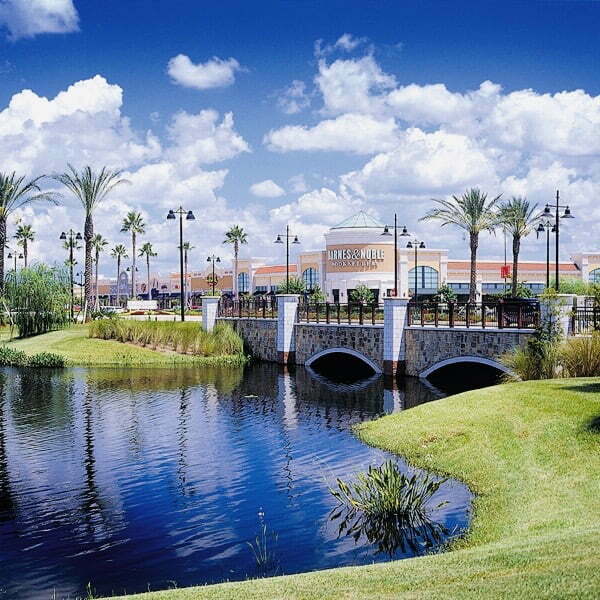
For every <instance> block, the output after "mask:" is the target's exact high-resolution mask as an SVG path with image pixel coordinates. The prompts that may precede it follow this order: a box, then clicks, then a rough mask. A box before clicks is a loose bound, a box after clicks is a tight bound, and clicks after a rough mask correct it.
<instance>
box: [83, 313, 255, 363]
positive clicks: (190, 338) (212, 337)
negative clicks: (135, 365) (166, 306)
mask: <svg viewBox="0 0 600 600" xmlns="http://www.w3.org/2000/svg"><path fill="white" fill-rule="evenodd" d="M89 335H90V337H94V338H100V339H103V340H117V341H119V342H126V343H132V344H136V345H138V346H150V347H152V348H165V349H169V350H172V351H174V352H180V353H182V354H192V355H194V356H235V355H237V356H241V355H242V354H243V351H244V344H243V342H242V339H241V337H240V336H239V335H238V334H237V333H236V332H235V331H234V330H233V329H232V328H231V326H230V325H228V324H221V323H220V324H218V325H217V326H216V327H215V328H214V330H213V331H211V332H207V331H205V330H204V329H202V327H200V326H199V325H198V324H197V323H172V322H166V321H159V322H156V321H128V320H125V319H119V318H110V319H100V320H98V321H94V322H92V323H91V324H90V329H89Z"/></svg>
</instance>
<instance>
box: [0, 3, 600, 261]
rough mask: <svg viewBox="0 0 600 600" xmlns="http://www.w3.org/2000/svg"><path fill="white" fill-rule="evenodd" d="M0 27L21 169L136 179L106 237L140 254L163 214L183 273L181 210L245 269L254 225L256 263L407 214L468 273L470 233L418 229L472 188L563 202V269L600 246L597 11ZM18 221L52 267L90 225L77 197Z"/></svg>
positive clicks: (120, 20)
mask: <svg viewBox="0 0 600 600" xmlns="http://www.w3.org/2000/svg"><path fill="white" fill-rule="evenodd" d="M0 21H2V23H3V24H4V29H3V32H2V41H1V42H0V44H1V48H2V50H1V51H2V55H1V57H0V71H1V73H0V75H1V76H2V80H3V81H2V83H3V85H2V86H1V88H0V137H2V138H4V143H3V144H0V147H2V148H3V149H2V148H0V152H1V153H2V158H3V162H4V164H5V166H4V169H5V170H9V169H10V170H12V169H16V170H18V171H20V172H24V173H27V174H30V175H36V174H38V173H40V172H46V173H51V172H54V171H56V170H58V169H59V168H60V161H61V160H62V161H63V162H64V161H66V160H71V161H72V162H74V163H75V164H78V163H79V164H78V166H81V165H83V164H84V163H87V162H89V163H91V164H92V165H95V166H98V165H100V164H109V165H111V166H115V167H121V168H123V169H125V171H126V173H127V175H128V178H129V179H130V180H131V181H132V185H131V186H129V187H128V188H127V190H126V191H124V192H121V193H120V194H119V195H118V197H115V198H114V200H113V201H112V202H109V203H107V206H106V207H105V209H103V210H102V211H100V212H99V214H98V217H97V229H98V231H99V232H101V233H103V234H104V235H105V237H107V238H108V239H109V240H110V242H111V243H115V242H123V243H125V242H126V241H127V239H126V238H125V237H124V236H123V235H122V234H119V226H118V225H119V221H120V218H121V217H122V214H124V213H125V212H126V211H127V210H129V209H136V210H142V212H143V213H144V215H145V217H146V220H147V222H148V224H149V228H148V234H147V239H148V240H149V241H151V242H152V243H153V244H155V245H156V246H157V248H158V250H159V258H158V259H157V261H158V265H159V266H160V268H161V270H163V271H167V270H169V268H170V267H171V266H173V265H174V258H175V252H174V249H173V247H172V246H173V244H169V243H168V242H167V241H166V240H167V239H170V234H169V232H168V229H167V225H166V224H165V223H164V221H163V216H164V212H165V209H166V208H168V207H171V206H176V205H178V204H179V203H180V202H182V203H184V204H185V205H186V207H187V206H190V207H191V208H193V209H194V210H195V212H196V214H197V215H198V216H199V221H198V222H197V223H196V224H195V226H194V227H195V228H196V231H195V232H194V233H192V230H190V237H191V238H192V241H193V243H194V245H195V246H196V248H198V258H200V255H201V256H202V257H204V255H205V254H206V253H212V252H218V253H219V254H221V255H222V256H227V252H228V250H227V249H226V248H223V247H222V246H221V245H220V242H221V238H222V231H223V230H224V229H225V228H227V226H228V225H230V224H233V223H234V222H239V223H240V224H242V225H243V226H245V227H246V229H247V230H248V232H249V234H250V244H249V247H248V249H247V252H248V253H249V254H253V255H255V256H256V255H259V256H265V257H268V258H275V257H277V250H278V247H277V246H275V247H273V246H272V244H271V240H272V238H273V235H274V234H275V233H278V232H279V231H280V230H281V229H282V228H284V227H285V223H286V222H287V221H291V222H292V224H293V226H294V227H295V229H296V230H297V231H298V232H299V233H300V234H301V236H302V239H303V242H304V243H303V248H304V249H312V248H318V247H321V245H322V233H323V231H324V230H325V229H326V228H327V227H329V226H331V225H332V224H334V223H335V222H336V221H337V220H341V219H342V218H344V217H345V216H347V215H348V214H351V213H352V212H355V211H356V210H358V209H360V208H363V209H366V210H368V211H370V212H373V214H375V215H376V216H378V217H379V218H381V219H382V220H385V221H388V220H389V219H390V218H391V215H392V214H393V212H394V210H396V211H398V212H399V213H400V215H401V220H403V221H406V222H407V224H408V225H409V227H410V228H411V229H412V230H415V231H417V232H418V233H419V234H420V235H421V236H423V237H425V238H426V239H429V240H431V242H430V244H429V245H430V246H443V247H448V248H450V250H451V252H452V253H453V254H454V255H460V256H464V255H466V248H465V247H464V242H463V241H462V238H461V236H460V235H459V234H458V233H457V232H456V231H451V230H448V231H441V232H440V230H439V229H438V228H437V227H435V226H433V225H425V224H422V223H418V218H419V216H421V215H422V214H423V213H424V212H425V210H426V209H427V208H429V206H430V205H431V203H430V200H429V199H430V198H431V197H444V196H447V195H448V194H451V193H461V192H462V191H464V189H466V188H467V187H469V186H471V185H479V186H481V187H482V188H484V189H485V190H487V191H489V193H490V194H498V193H500V192H502V193H504V194H505V195H507V196H510V195H513V194H524V195H527V196H528V197H530V198H531V199H532V200H534V201H536V202H545V201H546V200H549V199H550V198H551V193H552V190H553V188H555V187H560V188H561V192H562V194H563V197H565V198H566V200H565V201H567V202H570V203H572V204H573V207H574V212H575V213H576V214H577V215H579V216H581V217H584V218H582V219H581V220H578V221H577V222H576V224H575V222H573V225H572V224H570V226H571V229H572V230H573V231H574V230H575V226H577V227H578V231H577V235H574V236H571V235H570V234H569V233H568V232H567V231H566V229H565V230H564V231H565V234H566V235H565V237H564V242H565V246H564V257H565V258H566V257H567V256H568V254H569V253H570V252H575V251H577V250H583V249H596V248H594V247H593V246H594V244H595V239H596V238H597V237H598V236H597V230H594V225H593V223H594V222H596V223H597V222H598V217H600V208H599V207H598V202H597V200H596V198H598V197H599V194H600V166H599V165H600V161H599V160H598V158H599V155H600V141H598V140H600V99H599V96H598V95H599V94H600V89H599V88H600V80H599V78H598V64H600V39H599V36H598V34H597V31H598V26H599V25H600V3H598V2H577V1H570V2H558V1H553V2H535V1H528V2H524V1H523V2H502V3H500V2H452V3H450V2H385V1H380V2H348V1H345V2H331V1H329V2H327V1H321V2H313V1H296V2H293V1H281V2H260V3H259V2H227V1H224V2H219V3H211V2H204V1H203V2H198V1H191V0H190V1H185V0H170V1H166V0H164V1H163V0H155V1H152V2H148V1H146V0H128V1H123V0H121V1H111V0H105V1H103V2H97V1H91V0H89V1H88V0H0ZM317 40H321V42H320V44H318V45H316V43H317ZM182 55H183V57H182ZM176 57H180V58H179V59H176ZM215 57H216V59H215ZM174 60H175V62H173V61H174ZM170 61H171V62H170ZM170 64H171V68H169V65H170ZM97 75H99V76H100V77H99V78H96V79H93V78H94V77H95V76H97ZM78 82H79V83H78ZM74 84H76V85H75V88H71V91H67V90H69V88H70V86H73V85H74ZM27 89H29V90H32V92H33V93H34V94H35V97H33V96H32V95H30V94H27V93H25V94H24V93H23V90H27ZM576 90H582V91H580V92H576ZM61 92H62V94H63V95H62V96H60V94H61ZM565 92H566V93H565ZM57 95H59V96H58V98H57ZM44 97H45V98H47V99H48V101H49V103H50V104H47V103H46V102H44V101H43V100H41V98H44ZM55 98H57V99H56V100H54V99H55ZM11 99H12V102H13V106H12V108H7V107H8V106H9V104H10V103H11ZM293 102H295V104H293ZM209 110H210V111H213V112H210V113H208V112H206V111H209ZM202 111H205V112H202ZM228 114H230V115H231V116H230V117H226V115H228ZM32 123H33V124H32ZM0 141H2V140H0ZM265 181H267V182H269V183H267V184H265V183H264V182H265ZM271 182H272V183H271ZM255 184H261V185H259V186H255V187H254V188H252V189H253V190H254V192H255V193H252V191H251V186H253V185H255ZM18 217H19V218H21V219H23V221H28V222H32V223H33V224H34V229H36V230H37V231H38V243H37V244H36V249H34V254H35V253H37V256H38V257H42V256H45V255H47V252H48V248H49V245H50V244H53V243H54V241H53V240H54V234H55V231H54V230H55V229H56V230H58V229H60V228H67V227H68V226H70V225H72V226H73V227H79V228H80V227H81V225H80V221H81V214H80V211H78V209H77V207H76V205H75V204H74V203H73V202H72V201H71V200H70V199H68V198H65V201H64V203H63V205H62V206H61V207H59V208H53V209H50V210H46V209H44V208H37V209H35V210H32V209H29V210H27V211H25V212H24V213H23V214H20V215H18ZM59 223H60V225H59ZM63 224H64V227H63ZM574 225H575V226H574ZM582 230H583V231H582ZM59 233H60V232H59ZM539 246H540V244H537V243H536V241H535V237H533V238H532V239H530V240H528V241H527V243H526V244H525V251H524V254H525V257H528V258H534V257H538V256H539V255H540V253H541V250H542V249H541V248H539ZM500 252H501V248H500V241H499V240H498V239H495V238H490V239H489V240H486V241H485V242H484V243H482V254H483V255H486V256H489V257H492V256H498V255H499V253H500ZM107 262H108V261H107ZM197 262H198V263H199V264H200V263H202V262H203V261H202V260H198V261H197ZM109 268H110V266H109V265H107V267H106V269H107V270H108V269H109Z"/></svg>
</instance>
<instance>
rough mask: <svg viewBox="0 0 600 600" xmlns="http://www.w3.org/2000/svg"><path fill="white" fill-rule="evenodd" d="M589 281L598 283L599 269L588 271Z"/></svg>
mask: <svg viewBox="0 0 600 600" xmlns="http://www.w3.org/2000/svg"><path fill="white" fill-rule="evenodd" d="M590 283H600V269H594V270H593V271H590Z"/></svg>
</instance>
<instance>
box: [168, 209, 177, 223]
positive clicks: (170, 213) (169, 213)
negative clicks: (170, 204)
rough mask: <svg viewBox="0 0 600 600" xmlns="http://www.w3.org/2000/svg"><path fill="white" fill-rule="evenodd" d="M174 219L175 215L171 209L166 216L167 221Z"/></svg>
mask: <svg viewBox="0 0 600 600" xmlns="http://www.w3.org/2000/svg"><path fill="white" fill-rule="evenodd" d="M174 218H175V213H174V212H173V209H171V210H170V211H169V212H168V214H167V219H169V220H171V219H174Z"/></svg>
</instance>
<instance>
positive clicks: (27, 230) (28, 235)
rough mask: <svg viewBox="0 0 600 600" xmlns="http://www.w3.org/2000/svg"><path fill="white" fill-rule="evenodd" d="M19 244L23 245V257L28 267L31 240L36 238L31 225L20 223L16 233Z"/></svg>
mask: <svg viewBox="0 0 600 600" xmlns="http://www.w3.org/2000/svg"><path fill="white" fill-rule="evenodd" d="M15 238H16V240H17V244H18V245H19V246H22V247H23V259H24V265H25V268H27V250H28V246H29V242H33V240H34V239H35V231H33V229H31V225H19V226H18V227H17V231H16V233H15Z"/></svg>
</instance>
